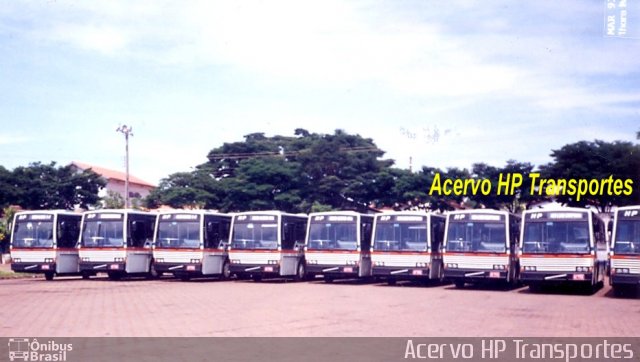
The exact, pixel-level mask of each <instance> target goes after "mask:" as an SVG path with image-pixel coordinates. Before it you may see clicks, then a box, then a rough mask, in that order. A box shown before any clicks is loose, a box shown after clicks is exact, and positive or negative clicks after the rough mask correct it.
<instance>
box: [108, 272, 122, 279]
mask: <svg viewBox="0 0 640 362" xmlns="http://www.w3.org/2000/svg"><path fill="white" fill-rule="evenodd" d="M107 275H108V277H109V280H120V279H122V274H120V273H116V272H112V273H107Z"/></svg>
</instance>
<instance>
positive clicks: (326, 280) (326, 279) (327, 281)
mask: <svg viewBox="0 0 640 362" xmlns="http://www.w3.org/2000/svg"><path fill="white" fill-rule="evenodd" d="M324 282H325V283H333V278H332V277H330V276H326V275H325V276H324Z"/></svg>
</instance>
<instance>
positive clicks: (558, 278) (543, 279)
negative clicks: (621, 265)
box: [520, 271, 593, 284]
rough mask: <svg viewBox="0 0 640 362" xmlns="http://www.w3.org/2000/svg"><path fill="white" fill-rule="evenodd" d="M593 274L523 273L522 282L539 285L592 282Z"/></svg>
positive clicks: (521, 273) (521, 274)
mask: <svg viewBox="0 0 640 362" xmlns="http://www.w3.org/2000/svg"><path fill="white" fill-rule="evenodd" d="M592 278H593V273H591V272H588V273H576V272H549V271H544V272H539V271H521V272H520V281H522V282H523V283H524V284H539V283H565V282H591V280H592Z"/></svg>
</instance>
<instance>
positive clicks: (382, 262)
mask: <svg viewBox="0 0 640 362" xmlns="http://www.w3.org/2000/svg"><path fill="white" fill-rule="evenodd" d="M373 265H375V266H384V261H376V262H374V263H373Z"/></svg>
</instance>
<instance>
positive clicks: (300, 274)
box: [294, 261, 307, 282]
mask: <svg viewBox="0 0 640 362" xmlns="http://www.w3.org/2000/svg"><path fill="white" fill-rule="evenodd" d="M294 280H295V281H296V282H302V281H305V280H307V268H305V265H304V262H303V261H301V262H300V263H298V267H296V276H295V278H294Z"/></svg>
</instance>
